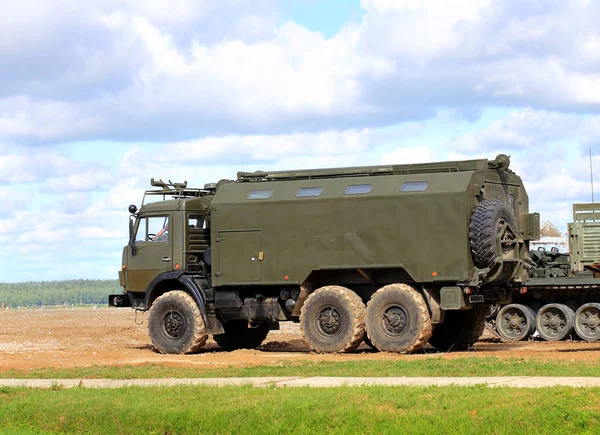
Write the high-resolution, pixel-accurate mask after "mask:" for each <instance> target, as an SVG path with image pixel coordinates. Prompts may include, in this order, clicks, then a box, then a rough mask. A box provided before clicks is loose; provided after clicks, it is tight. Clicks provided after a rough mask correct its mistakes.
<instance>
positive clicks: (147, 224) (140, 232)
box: [127, 215, 173, 292]
mask: <svg viewBox="0 0 600 435" xmlns="http://www.w3.org/2000/svg"><path fill="white" fill-rule="evenodd" d="M169 230H171V231H169ZM133 248H134V249H133V250H132V249H129V259H128V262H127V277H128V285H129V291H132V292H145V291H146V289H147V288H148V285H149V284H150V283H151V282H152V280H153V279H154V278H156V277H157V276H158V275H160V274H161V273H163V272H170V271H172V270H173V243H172V219H171V217H170V216H169V215H157V216H146V217H143V218H141V219H139V221H138V224H137V230H136V235H135V242H134V244H133Z"/></svg>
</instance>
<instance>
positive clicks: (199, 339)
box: [148, 290, 208, 354]
mask: <svg viewBox="0 0 600 435" xmlns="http://www.w3.org/2000/svg"><path fill="white" fill-rule="evenodd" d="M148 332H149V334H150V339H151V340H152V344H154V347H156V349H157V350H158V351H159V352H161V353H175V354H181V353H194V352H197V351H198V350H200V348H202V346H204V344H205V343H206V340H207V338H208V334H207V333H206V327H205V324H204V319H203V318H202V314H201V313H200V309H199V308H198V305H197V304H196V301H194V299H193V298H192V297H191V296H190V295H188V294H187V293H186V292H184V291H181V290H176V291H170V292H168V293H165V294H164V295H162V296H159V297H158V298H157V299H156V300H155V301H154V304H152V307H151V308H150V313H149V314H148Z"/></svg>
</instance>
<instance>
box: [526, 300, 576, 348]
mask: <svg viewBox="0 0 600 435" xmlns="http://www.w3.org/2000/svg"><path fill="white" fill-rule="evenodd" d="M535 324H536V327H537V331H538V333H539V334H540V336H541V337H542V338H543V339H544V340H548V341H559V340H563V339H565V338H567V337H568V336H569V335H571V333H572V332H573V327H574V326H575V313H574V312H573V310H572V309H571V308H569V307H568V306H566V305H564V304H547V305H544V306H543V307H542V308H540V310H539V311H538V313H537V317H536V319H535Z"/></svg>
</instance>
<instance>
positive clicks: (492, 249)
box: [469, 199, 517, 269]
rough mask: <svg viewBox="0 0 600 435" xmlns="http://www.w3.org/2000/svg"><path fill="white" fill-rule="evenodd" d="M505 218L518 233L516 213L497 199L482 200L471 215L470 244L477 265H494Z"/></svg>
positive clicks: (479, 266)
mask: <svg viewBox="0 0 600 435" xmlns="http://www.w3.org/2000/svg"><path fill="white" fill-rule="evenodd" d="M502 220H504V221H506V222H507V223H508V225H509V227H510V228H511V230H512V231H513V232H514V233H515V234H516V233H517V225H516V220H515V216H514V213H513V212H512V210H511V209H510V208H509V206H508V205H507V204H506V203H504V202H501V201H498V200H496V199H486V200H484V201H481V202H480V203H479V204H477V206H476V207H475V209H474V210H473V214H472V215H471V222H470V224H469V244H470V246H471V253H472V255H473V262H474V263H475V266H477V267H478V268H480V269H485V268H488V267H491V266H493V264H494V260H495V259H496V257H498V256H499V255H501V254H502V253H501V252H498V246H497V244H496V237H497V232H498V225H499V223H500V222H501V221H502Z"/></svg>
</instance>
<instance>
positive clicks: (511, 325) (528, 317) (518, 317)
mask: <svg viewBox="0 0 600 435" xmlns="http://www.w3.org/2000/svg"><path fill="white" fill-rule="evenodd" d="M496 330H497V331H498V335H500V337H501V338H502V339H503V340H505V341H508V342H514V341H521V340H527V339H528V338H529V337H530V336H531V334H533V331H535V314H534V312H533V310H532V309H531V308H529V307H527V306H525V305H521V304H510V305H507V306H505V307H503V308H502V309H501V310H500V312H499V313H498V317H496Z"/></svg>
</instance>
